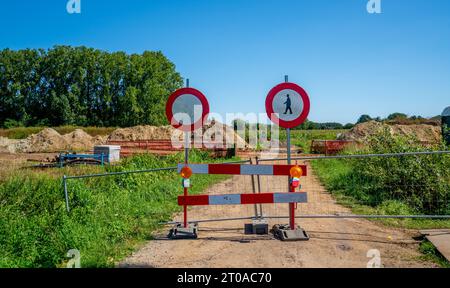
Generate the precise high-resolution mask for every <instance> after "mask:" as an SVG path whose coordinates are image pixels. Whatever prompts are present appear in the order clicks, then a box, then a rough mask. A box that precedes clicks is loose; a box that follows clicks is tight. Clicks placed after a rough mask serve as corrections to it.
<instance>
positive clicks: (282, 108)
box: [266, 83, 310, 128]
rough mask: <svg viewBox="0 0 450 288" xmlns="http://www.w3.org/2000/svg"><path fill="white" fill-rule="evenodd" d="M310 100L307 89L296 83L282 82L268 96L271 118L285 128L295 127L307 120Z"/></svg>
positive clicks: (267, 106) (267, 104)
mask: <svg viewBox="0 0 450 288" xmlns="http://www.w3.org/2000/svg"><path fill="white" fill-rule="evenodd" d="M309 108H310V102H309V96H308V94H307V93H306V91H305V90H304V89H303V88H302V87H300V86H299V85H297V84H294V83H281V84H279V85H277V86H275V87H274V88H273V89H272V90H270V92H269V94H268V95H267V98H266V112H267V116H268V117H269V119H270V120H271V121H272V122H273V123H275V124H277V125H279V126H280V127H283V128H294V127H297V126H299V125H300V124H302V123H303V122H305V121H306V118H307V117H308V114H309Z"/></svg>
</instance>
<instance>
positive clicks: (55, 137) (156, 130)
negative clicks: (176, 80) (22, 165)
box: [0, 123, 248, 153]
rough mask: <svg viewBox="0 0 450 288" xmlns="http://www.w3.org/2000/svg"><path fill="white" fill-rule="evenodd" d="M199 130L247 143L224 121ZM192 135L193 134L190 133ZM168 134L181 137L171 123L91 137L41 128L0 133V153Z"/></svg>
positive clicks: (80, 132)
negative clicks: (23, 133)
mask: <svg viewBox="0 0 450 288" xmlns="http://www.w3.org/2000/svg"><path fill="white" fill-rule="evenodd" d="M200 131H202V130H200ZM203 132H204V133H205V132H206V133H207V134H206V135H207V136H206V137H205V139H208V140H206V141H208V142H215V141H220V140H222V141H223V143H224V146H223V147H226V146H225V145H226V144H227V143H233V139H235V141H236V142H234V143H237V144H238V148H241V147H245V148H247V147H248V145H247V143H246V142H245V141H244V140H243V139H242V138H241V137H239V136H238V135H237V134H236V133H235V132H234V131H233V129H232V128H231V127H229V126H227V125H221V124H220V123H212V124H210V125H205V126H204V127H203ZM173 135H175V136H173ZM192 136H193V137H194V135H192ZM208 136H210V137H209V138H208ZM172 137H179V139H180V140H182V139H183V132H181V131H179V130H177V129H175V128H173V127H172V126H162V127H156V126H136V127H130V128H121V129H117V130H115V131H113V132H112V133H111V135H109V136H105V137H102V136H96V137H92V136H91V135H89V134H87V133H86V132H84V131H83V130H82V129H77V130H75V131H73V132H71V133H68V134H66V135H61V134H59V133H58V132H57V131H56V130H54V129H51V128H45V129H43V130H42V131H40V132H39V133H37V134H33V135H30V136H29V137H28V138H26V139H23V140H11V139H8V138H4V137H0V153H2V152H3V153H44V152H60V151H90V150H92V149H93V148H94V146H95V145H101V144H105V143H107V141H137V140H171V139H172ZM200 139H201V138H200Z"/></svg>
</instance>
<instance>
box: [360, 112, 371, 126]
mask: <svg viewBox="0 0 450 288" xmlns="http://www.w3.org/2000/svg"><path fill="white" fill-rule="evenodd" d="M371 120H373V119H372V117H370V116H369V115H367V114H363V115H361V116H360V117H359V118H358V121H357V122H356V124H361V123H364V122H369V121H371Z"/></svg>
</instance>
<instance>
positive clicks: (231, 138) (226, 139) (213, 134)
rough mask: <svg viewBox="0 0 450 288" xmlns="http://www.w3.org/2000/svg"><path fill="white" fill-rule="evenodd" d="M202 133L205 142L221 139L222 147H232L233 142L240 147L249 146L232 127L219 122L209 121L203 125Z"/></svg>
mask: <svg viewBox="0 0 450 288" xmlns="http://www.w3.org/2000/svg"><path fill="white" fill-rule="evenodd" d="M203 135H204V137H203V139H204V141H205V142H218V141H223V145H224V146H223V147H224V148H233V143H234V144H236V147H237V148H240V149H244V148H248V146H249V145H248V143H247V142H245V140H244V139H242V137H241V136H239V135H238V134H237V133H236V132H235V131H234V129H233V128H231V127H230V126H228V125H224V124H222V123H220V122H215V121H211V123H210V124H208V125H205V126H203ZM227 145H228V146H227Z"/></svg>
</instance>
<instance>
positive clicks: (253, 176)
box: [250, 157, 258, 218]
mask: <svg viewBox="0 0 450 288" xmlns="http://www.w3.org/2000/svg"><path fill="white" fill-rule="evenodd" d="M250 165H253V161H252V158H251V157H250ZM251 177H252V190H253V194H256V186H255V175H251ZM254 205H255V218H258V205H257V204H254Z"/></svg>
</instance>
